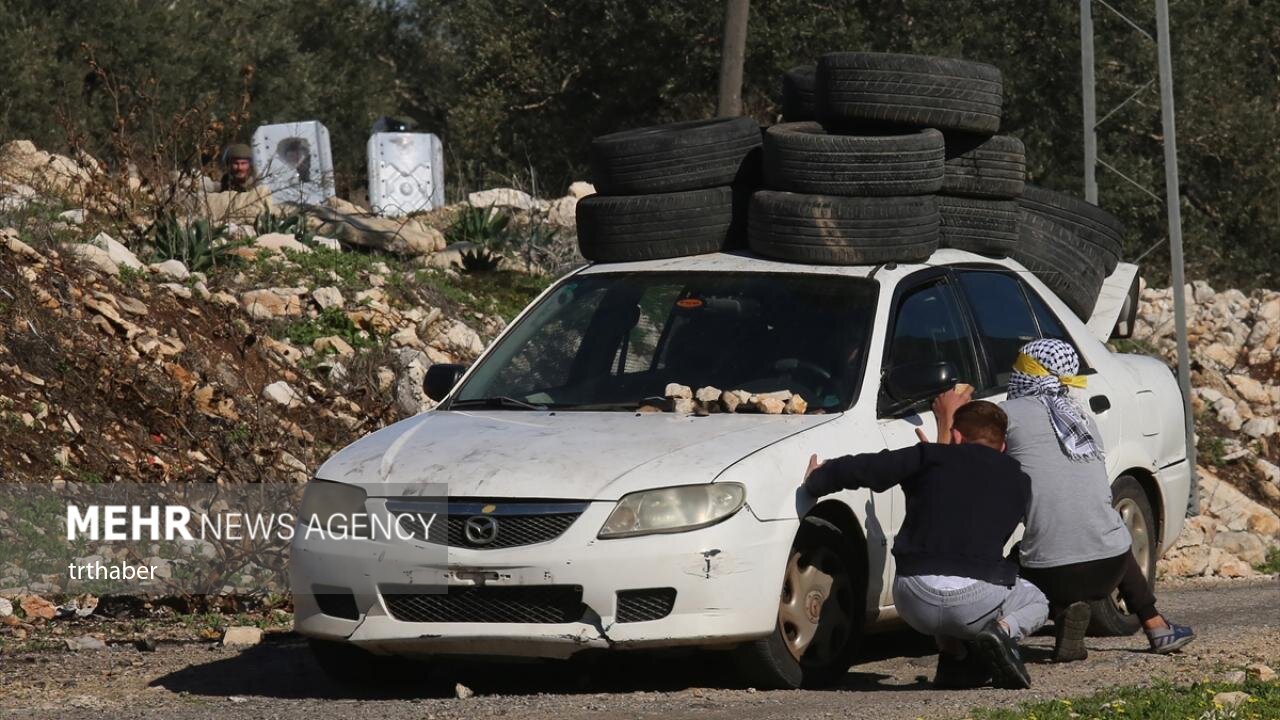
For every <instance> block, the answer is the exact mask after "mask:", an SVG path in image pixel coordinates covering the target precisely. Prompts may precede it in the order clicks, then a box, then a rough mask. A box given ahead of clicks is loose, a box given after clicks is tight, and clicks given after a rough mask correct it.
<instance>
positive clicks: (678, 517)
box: [599, 483, 747, 540]
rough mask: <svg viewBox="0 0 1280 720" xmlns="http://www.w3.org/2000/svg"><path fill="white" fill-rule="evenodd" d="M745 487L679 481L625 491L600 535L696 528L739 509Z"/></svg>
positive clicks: (710, 523) (618, 535) (664, 531)
mask: <svg viewBox="0 0 1280 720" xmlns="http://www.w3.org/2000/svg"><path fill="white" fill-rule="evenodd" d="M746 498H747V490H746V488H744V487H743V486H742V485H739V484H738V483H710V484H705V485H681V486H678V487H669V488H661V489H658V490H642V491H640V492H634V493H631V494H630V495H624V496H623V498H622V499H621V500H619V501H618V506H617V507H615V508H614V509H613V512H612V513H610V514H609V519H608V520H606V521H605V523H604V526H603V527H601V528H600V534H599V537H600V539H602V540H604V539H608V538H619V537H632V536H635V535H649V534H652V533H674V532H685V531H687V530H696V529H698V528H703V527H706V526H708V525H713V524H715V523H718V522H720V521H721V520H724V519H725V518H727V517H729V516H730V515H732V514H734V513H736V512H738V510H739V509H740V508H741V507H742V504H743V503H744V502H745V501H746Z"/></svg>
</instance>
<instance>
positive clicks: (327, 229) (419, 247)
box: [308, 197, 446, 255]
mask: <svg viewBox="0 0 1280 720" xmlns="http://www.w3.org/2000/svg"><path fill="white" fill-rule="evenodd" d="M308 212H309V213H310V214H311V215H312V216H313V218H314V220H313V223H312V224H313V226H314V229H315V230H316V232H317V233H319V234H321V235H324V236H328V237H336V238H339V239H340V240H341V241H342V242H344V243H346V244H348V245H357V246H360V247H366V248H374V249H378V250H383V251H386V252H390V253H395V254H397V255H429V254H431V253H433V252H436V251H438V250H441V249H443V248H444V246H445V245H446V242H445V239H444V233H442V232H440V231H439V230H437V229H435V228H433V227H431V226H430V225H427V224H425V223H423V222H421V221H420V220H418V219H416V218H412V217H405V218H384V217H377V216H375V215H371V214H369V213H368V212H367V211H365V210H363V209H361V208H360V207H357V206H356V205H353V204H351V203H349V202H347V201H346V200H342V199H341V198H336V197H333V198H329V199H328V200H326V201H325V203H324V205H321V206H316V207H311V208H308Z"/></svg>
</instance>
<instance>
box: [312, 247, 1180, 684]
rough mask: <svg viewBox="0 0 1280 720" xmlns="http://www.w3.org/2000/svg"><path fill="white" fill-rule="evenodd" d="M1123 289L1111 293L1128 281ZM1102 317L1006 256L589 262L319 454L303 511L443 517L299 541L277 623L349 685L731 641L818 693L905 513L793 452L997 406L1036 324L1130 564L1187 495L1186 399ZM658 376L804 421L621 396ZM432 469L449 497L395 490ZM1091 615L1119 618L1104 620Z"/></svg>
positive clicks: (874, 609)
mask: <svg viewBox="0 0 1280 720" xmlns="http://www.w3.org/2000/svg"><path fill="white" fill-rule="evenodd" d="M1124 267H1125V266H1122V270H1123V268H1124ZM1127 267H1129V268H1132V266H1127ZM1113 277H1115V276H1113ZM1132 277H1133V274H1132V271H1131V272H1130V274H1129V275H1128V276H1127V278H1128V279H1132ZM1113 285H1114V283H1113ZM1118 287H1119V293H1118V294H1119V296H1121V297H1123V295H1124V291H1125V289H1126V288H1128V287H1129V284H1128V283H1127V282H1125V283H1123V286H1118ZM1114 290H1115V288H1114V287H1112V288H1111V291H1113V292H1112V294H1113V295H1116V293H1115V292H1114ZM1100 304H1102V305H1105V306H1107V307H1108V308H1110V309H1109V310H1107V311H1106V312H1109V313H1110V317H1109V318H1103V319H1102V320H1101V321H1099V322H1096V323H1094V324H1095V325H1097V326H1099V327H1105V330H1104V331H1102V333H1096V332H1092V331H1090V329H1089V327H1088V326H1086V324H1085V323H1082V322H1081V321H1080V320H1079V319H1077V318H1076V317H1074V316H1073V315H1072V313H1071V312H1070V311H1069V310H1067V308H1066V306H1064V305H1063V304H1062V302H1060V301H1059V300H1058V299H1057V298H1056V297H1055V296H1053V294H1052V293H1051V292H1049V291H1048V290H1046V288H1045V286H1044V285H1043V284H1042V283H1041V282H1040V281H1039V280H1037V279H1036V278H1035V277H1034V276H1032V275H1031V274H1030V273H1029V272H1027V271H1026V270H1024V269H1023V268H1022V267H1021V266H1020V265H1018V264H1017V263H1016V262H1014V261H1012V260H993V259H990V258H985V257H981V256H978V255H972V254H969V253H965V252H960V251H955V250H939V251H938V252H937V253H936V254H935V255H934V256H933V257H932V258H931V259H930V261H929V262H928V263H927V264H902V265H895V264H892V263H891V264H886V265H879V266H874V267H865V266H856V267H845V266H820V265H801V264H795V263H786V262H776V261H772V260H765V259H760V258H758V257H754V256H751V255H750V254H747V253H722V254H711V255H701V256H694V257H684V258H676V259H667V260H653V261H645V262H634V263H616V264H597V265H593V266H588V267H586V268H584V269H581V270H579V271H577V272H574V273H572V274H570V275H568V276H567V277H564V278H563V279H561V280H559V281H558V282H556V283H555V284H554V285H553V286H552V287H550V288H549V289H548V290H547V291H546V292H544V293H543V294H542V295H541V296H540V297H539V298H538V299H537V300H536V301H535V302H533V303H532V304H531V305H530V306H529V307H528V308H527V309H526V310H525V311H524V312H523V313H522V314H521V315H520V317H519V318H517V319H516V320H515V321H514V322H512V323H511V325H510V327H509V328H508V329H507V330H506V331H505V332H504V333H503V334H502V336H501V337H500V338H498V339H497V340H496V341H495V342H494V343H493V344H492V345H491V346H490V347H489V348H488V350H487V351H486V352H485V353H484V355H483V356H482V357H480V359H479V360H478V361H477V362H476V363H475V364H474V365H472V366H471V367H470V368H469V369H466V370H465V372H463V369H462V368H461V367H460V366H435V367H433V368H432V369H431V372H430V373H429V374H428V378H427V386H428V392H429V394H432V395H433V396H434V397H437V398H443V401H442V402H441V403H440V405H439V406H438V407H437V408H436V409H434V410H432V411H430V412H426V413H423V414H421V415H418V416H415V417H413V418H410V419H407V420H404V421H402V422H399V423H396V424H395V425H392V426H390V427H387V428H385V429H383V430H380V431H378V432H376V433H373V434H371V435H369V436H367V437H365V438H362V439H360V440H359V441H357V442H355V443H354V444H352V445H351V446H349V447H347V448H346V449H344V450H342V451H341V452H339V453H338V454H337V455H335V456H334V457H333V458H332V459H330V460H329V461H328V462H326V463H325V464H324V465H323V466H322V467H321V468H320V469H319V471H318V472H317V474H316V478H315V480H314V481H313V482H312V483H311V484H309V485H308V487H307V490H306V499H305V500H304V509H303V514H304V516H306V515H307V513H308V512H312V513H314V512H317V511H318V512H320V513H321V514H325V515H326V516H327V514H331V513H338V512H359V511H362V510H367V511H369V512H370V513H374V514H376V513H385V512H396V513H404V512H406V511H408V512H411V513H416V517H418V518H425V517H427V515H428V514H431V515H433V516H434V517H435V518H436V519H438V520H440V524H438V525H432V526H431V527H434V528H435V530H434V531H429V532H418V533H417V534H411V535H412V536H411V537H403V536H399V535H397V536H395V537H384V538H381V539H376V538H375V539H359V538H338V537H333V536H326V537H315V536H304V535H303V534H301V533H299V534H298V535H297V537H296V538H295V541H294V544H293V547H292V558H291V572H292V583H293V591H294V601H295V608H296V610H295V623H296V627H297V630H298V631H299V632H300V633H302V634H304V635H306V636H308V637H310V638H312V639H313V641H314V642H313V645H314V646H315V648H316V651H317V654H318V656H319V658H320V660H321V661H322V663H323V664H324V665H325V666H326V669H328V670H331V671H333V672H334V673H335V674H337V675H338V676H348V677H350V676H351V674H352V673H356V672H361V671H365V670H371V669H373V668H378V667H382V666H380V665H379V664H378V662H377V661H378V660H380V659H381V658H379V657H378V656H414V657H427V658H429V657H437V656H451V655H452V656H457V655H465V656H476V657H481V656H484V657H494V656H498V657H511V656H523V657H547V658H564V657H568V656H571V655H574V654H576V653H579V652H582V651H588V650H592V649H615V650H621V649H632V648H636V649H640V648H671V647H677V646H684V647H695V648H715V649H728V648H733V649H734V650H735V652H734V657H735V658H736V660H737V661H738V662H739V663H740V667H741V668H742V670H743V672H744V677H745V678H747V679H749V680H750V681H751V682H753V683H755V684H757V686H774V687H788V686H791V687H794V686H798V685H801V684H815V683H822V682H826V681H830V680H832V679H834V678H836V677H838V676H840V675H842V674H843V673H845V672H846V671H847V670H848V667H849V665H850V664H851V662H852V660H853V658H854V654H855V653H856V650H857V648H858V645H859V642H860V639H861V637H862V633H863V631H864V630H865V629H870V628H872V627H873V626H877V625H881V626H883V625H885V624H886V623H889V622H891V621H893V620H895V619H896V615H895V612H894V608H893V605H892V602H893V600H892V597H891V594H890V588H891V586H892V579H893V575H894V561H893V556H892V554H891V553H890V551H891V549H892V543H893V536H894V534H895V533H896V532H897V530H898V528H899V526H900V525H901V523H902V520H903V512H904V500H903V496H902V493H901V491H900V490H898V489H894V490H892V491H890V492H885V493H879V494H876V493H871V492H869V491H866V490H858V491H845V492H841V493H839V494H836V495H832V496H829V497H827V498H823V499H822V500H821V502H815V501H814V499H813V498H810V497H809V496H807V494H805V493H803V492H802V491H800V490H799V486H800V483H801V480H802V476H803V473H804V469H805V467H806V464H807V461H808V458H809V456H810V455H811V454H817V455H818V456H819V457H820V458H824V457H835V456H838V455H842V454H846V453H858V452H871V451H878V450H882V449H884V448H898V447H903V446H906V445H909V444H912V443H915V442H917V439H916V435H915V430H916V428H921V427H923V428H925V429H926V430H927V431H928V432H930V433H932V429H933V418H932V415H931V413H930V412H929V409H928V408H929V399H930V398H932V397H933V396H934V395H935V394H936V393H937V392H939V391H941V390H943V389H945V388H948V387H950V386H952V385H953V384H954V383H956V382H957V381H963V382H967V383H969V384H972V385H973V386H975V388H976V392H975V397H979V398H987V399H991V400H1000V399H1002V398H1003V396H1004V386H1005V383H1006V381H1007V378H1008V375H1009V368H1010V365H1011V363H1012V361H1013V359H1014V355H1015V353H1016V351H1017V349H1018V348H1019V347H1020V346H1021V345H1022V344H1023V343H1025V342H1027V341H1028V340H1031V339H1034V338H1039V337H1055V338H1060V339H1063V340H1066V341H1068V342H1071V343H1073V344H1074V345H1075V346H1076V347H1077V348H1078V349H1079V352H1080V355H1081V357H1082V359H1083V362H1084V364H1085V365H1087V367H1086V368H1085V369H1084V370H1083V373H1084V374H1087V375H1088V376H1089V377H1088V382H1089V386H1088V389H1087V390H1086V391H1083V393H1082V395H1081V398H1080V399H1081V400H1082V402H1083V403H1084V404H1085V406H1087V407H1089V408H1091V409H1092V412H1093V413H1094V415H1095V416H1096V419H1097V422H1098V425H1099V427H1100V429H1101V432H1102V434H1103V436H1104V438H1103V439H1104V442H1105V448H1106V452H1107V467H1108V470H1109V471H1110V473H1111V475H1112V477H1113V478H1114V479H1115V484H1114V491H1115V498H1116V502H1117V507H1118V508H1119V509H1120V510H1121V513H1122V515H1123V516H1124V517H1125V520H1126V522H1127V523H1128V524H1129V527H1130V531H1131V533H1132V535H1133V538H1134V546H1135V552H1136V553H1137V555H1138V557H1139V560H1140V561H1141V562H1142V564H1143V565H1144V567H1146V568H1147V569H1148V570H1149V571H1150V570H1152V569H1153V568H1154V564H1155V560H1156V558H1157V557H1158V555H1159V554H1160V553H1161V552H1162V551H1163V550H1164V549H1165V548H1167V547H1168V546H1169V544H1170V543H1171V542H1172V541H1173V539H1174V538H1176V537H1177V535H1178V533H1179V531H1180V529H1181V527H1182V523H1183V516H1184V509H1185V507H1186V505H1187V498H1188V493H1189V486H1190V477H1189V473H1188V469H1187V464H1186V452H1185V442H1184V436H1183V420H1182V418H1183V415H1182V402H1181V397H1180V395H1179V392H1178V387H1177V384H1176V382H1175V380H1174V377H1173V375H1172V374H1171V373H1170V371H1169V370H1168V368H1167V367H1166V366H1164V365H1163V364H1162V363H1160V362H1159V361H1157V360H1154V359H1151V358H1147V357H1141V356H1134V355H1120V354H1113V353H1112V352H1110V351H1109V350H1108V349H1107V348H1106V346H1104V345H1103V343H1102V342H1101V341H1100V340H1099V338H1098V337H1097V335H1098V334H1103V336H1104V337H1105V334H1106V333H1107V332H1110V329H1111V327H1112V325H1114V323H1115V319H1116V318H1115V316H1116V312H1117V310H1116V308H1117V307H1118V305H1117V304H1116V303H1114V302H1103V303H1100ZM673 382H674V383H680V384H683V385H687V386H691V387H692V388H695V389H696V388H699V387H703V386H714V387H717V388H721V389H725V390H729V389H744V390H748V391H751V392H768V391H775V390H790V391H792V392H794V393H798V394H799V395H801V396H802V397H803V398H804V399H805V400H806V401H807V403H808V412H807V413H805V414H778V415H771V414H762V413H756V414H743V413H712V414H708V415H703V416H698V415H691V414H677V413H674V412H670V411H668V412H639V411H638V408H639V406H640V405H641V404H642V401H645V400H646V399H647V398H652V397H653V396H661V395H662V394H663V393H664V389H665V388H666V386H667V384H668V383H673ZM649 402H650V403H653V404H660V402H661V401H660V400H649ZM441 483H443V484H445V485H447V494H448V498H447V505H446V504H444V503H442V499H441V498H436V499H435V500H431V499H429V498H423V497H421V496H420V494H419V493H418V492H417V491H415V490H414V488H417V487H424V488H425V487H427V486H429V485H431V484H441ZM424 492H425V491H424ZM415 503H418V504H417V505H415ZM308 508H309V510H308ZM446 523H447V527H446ZM421 529H422V528H421V527H418V530H419V531H421ZM1152 574H1153V573H1152ZM1100 622H1101V623H1102V625H1103V627H1102V629H1103V630H1110V631H1112V632H1124V631H1126V630H1127V631H1129V632H1132V631H1133V630H1135V629H1136V627H1137V626H1136V624H1134V623H1133V620H1132V619H1131V617H1126V616H1124V615H1123V614H1122V613H1121V611H1119V610H1113V611H1112V613H1111V616H1110V617H1108V616H1106V615H1105V614H1103V617H1102V618H1101V620H1100ZM1108 624H1109V625H1110V627H1108ZM398 664H400V665H403V663H398Z"/></svg>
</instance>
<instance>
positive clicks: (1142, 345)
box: [1107, 338, 1160, 358]
mask: <svg viewBox="0 0 1280 720" xmlns="http://www.w3.org/2000/svg"><path fill="white" fill-rule="evenodd" d="M1107 344H1108V345H1110V346H1111V348H1112V350H1113V351H1114V352H1118V353H1129V354H1132V355H1150V356H1152V357H1157V358H1158V357H1160V351H1159V350H1157V349H1156V348H1155V346H1154V345H1152V344H1151V343H1149V342H1147V341H1146V340H1136V339H1134V338H1119V339H1116V340H1112V341H1111V342H1109V343H1107Z"/></svg>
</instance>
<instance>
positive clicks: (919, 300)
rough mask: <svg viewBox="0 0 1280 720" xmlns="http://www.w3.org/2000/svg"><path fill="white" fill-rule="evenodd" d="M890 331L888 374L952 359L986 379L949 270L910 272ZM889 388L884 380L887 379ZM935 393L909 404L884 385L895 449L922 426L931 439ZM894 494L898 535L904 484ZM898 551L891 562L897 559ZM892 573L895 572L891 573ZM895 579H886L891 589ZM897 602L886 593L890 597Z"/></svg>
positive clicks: (883, 421) (885, 430)
mask: <svg viewBox="0 0 1280 720" xmlns="http://www.w3.org/2000/svg"><path fill="white" fill-rule="evenodd" d="M889 327H890V329H889V331H888V333H887V335H886V340H885V355H884V363H883V367H884V371H883V373H882V376H883V377H887V376H888V375H889V373H891V372H893V369H894V368H895V367H898V366H905V365H913V364H925V363H942V362H945V363H950V364H951V365H952V366H954V369H955V374H956V377H957V379H959V380H960V381H961V382H967V383H970V384H972V385H974V386H975V387H976V386H978V385H980V384H981V383H982V378H981V377H980V374H979V373H980V369H979V368H980V366H979V363H978V358H977V353H976V346H975V343H974V338H973V332H972V329H971V327H970V325H969V321H968V319H967V317H966V314H965V312H964V309H963V306H962V304H961V303H960V301H959V298H958V296H957V294H956V288H955V283H954V281H953V280H952V278H951V276H950V274H949V273H948V272H946V271H945V270H930V271H924V272H922V273H918V274H916V275H912V276H909V277H907V278H905V279H904V280H903V281H902V282H901V283H900V284H899V285H898V290H897V291H896V292H895V293H894V299H893V309H892V311H891V314H890V320H889ZM882 388H883V383H882ZM930 400H931V399H930V398H927V397H926V398H920V399H919V400H918V401H917V402H914V403H910V404H906V405H904V404H903V403H902V402H901V401H900V400H895V399H893V398H889V397H888V396H887V395H886V394H885V393H884V391H883V390H882V393H881V398H880V402H879V405H878V408H877V415H878V417H879V424H880V432H881V434H882V435H883V437H884V441H885V444H886V445H887V446H888V447H889V449H893V450H896V449H898V448H903V447H907V446H908V445H913V444H915V443H916V442H918V439H917V437H916V432H915V431H916V428H923V429H924V430H925V432H926V433H927V434H928V436H929V437H930V439H932V438H933V434H934V418H933V412H932V411H931V410H930V409H929V407H930ZM888 495H889V496H890V527H889V528H887V531H886V533H885V534H886V535H887V536H888V537H890V538H892V537H893V536H894V535H895V534H897V532H898V529H899V528H900V527H901V526H902V520H903V517H904V514H905V511H906V502H905V498H904V497H903V495H902V489H901V488H897V487H895V488H893V489H892V490H890V491H889V492H888ZM892 562H893V560H892V557H890V559H889V563H890V564H892ZM889 577H890V578H891V577H892V575H891V574H890V575H889ZM891 586H892V583H891V582H890V583H886V593H888V592H889V588H891ZM890 602H892V600H891V599H888V598H886V599H885V603H886V604H888V603H890Z"/></svg>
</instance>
